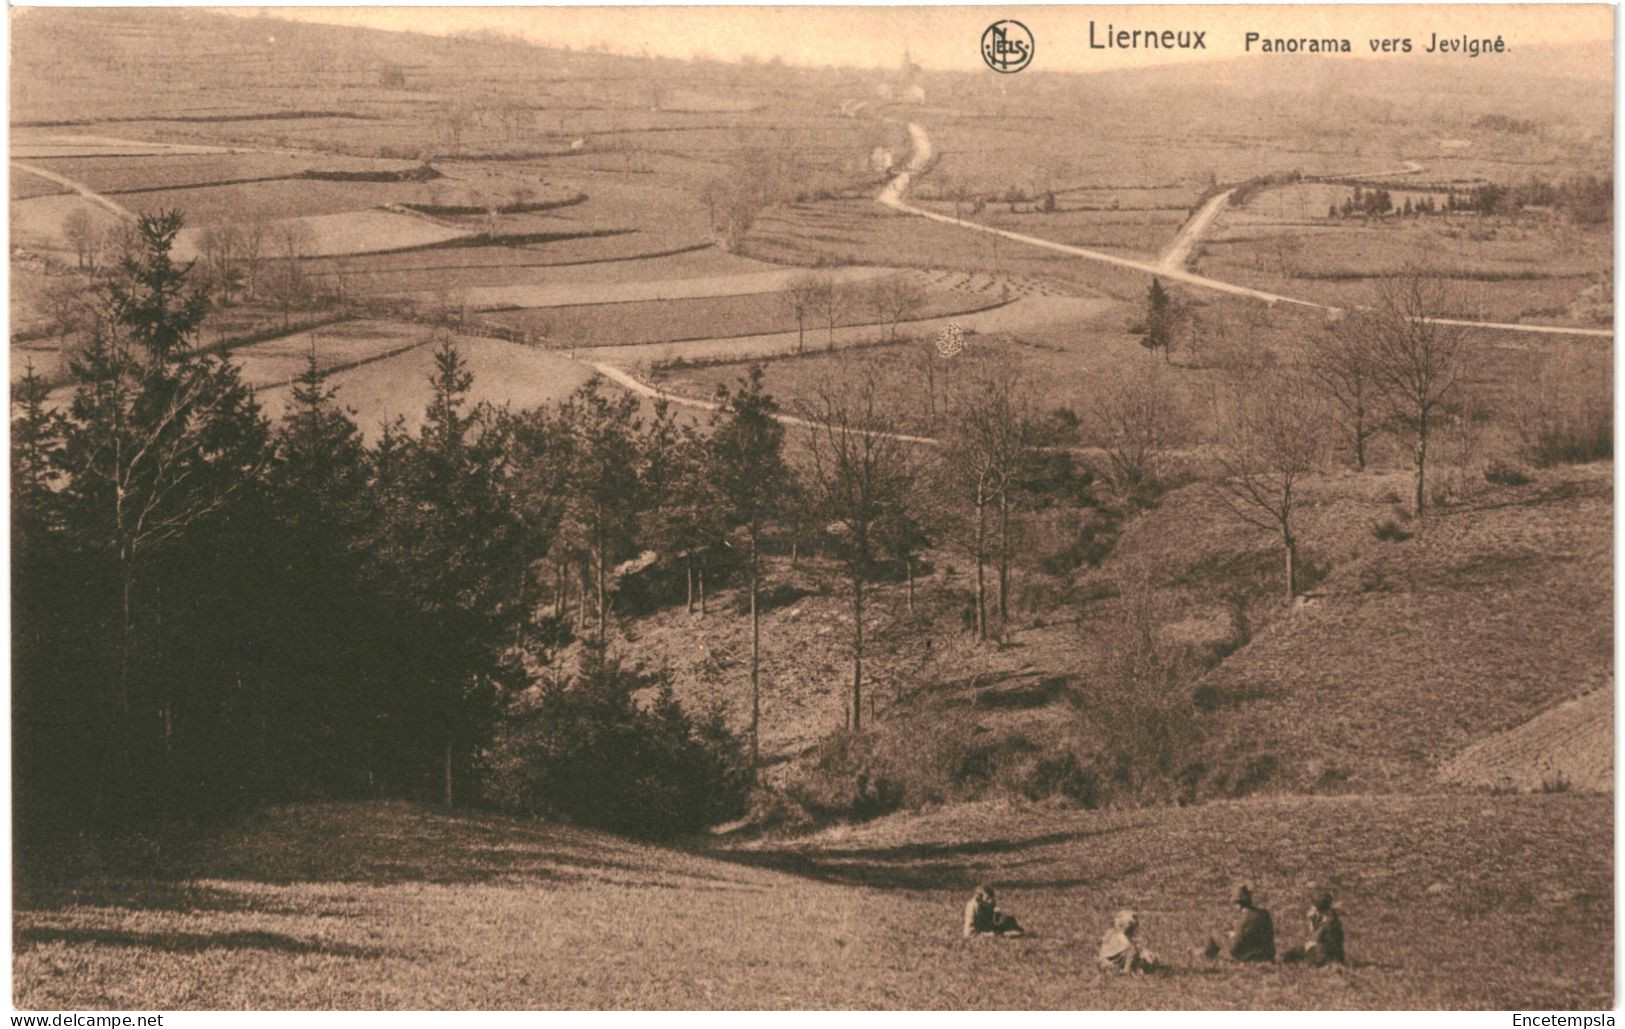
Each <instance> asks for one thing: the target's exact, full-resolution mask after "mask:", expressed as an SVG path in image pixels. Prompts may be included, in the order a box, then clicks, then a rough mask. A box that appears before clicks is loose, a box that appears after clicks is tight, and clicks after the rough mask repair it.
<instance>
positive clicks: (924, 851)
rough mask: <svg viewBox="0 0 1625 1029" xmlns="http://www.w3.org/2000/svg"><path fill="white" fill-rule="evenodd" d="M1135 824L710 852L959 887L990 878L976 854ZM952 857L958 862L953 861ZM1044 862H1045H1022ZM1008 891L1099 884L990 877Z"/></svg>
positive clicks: (780, 867) (847, 877) (817, 872)
mask: <svg viewBox="0 0 1625 1029" xmlns="http://www.w3.org/2000/svg"><path fill="white" fill-rule="evenodd" d="M1131 828H1134V826H1121V827H1116V828H1112V829H1104V830H1093V831H1088V832H1063V833H1050V834H1048V835H1044V836H1032V837H1028V838H1027V839H1022V840H973V841H970V842H966V843H909V844H900V845H898V846H895V847H867V848H853V849H847V850H819V851H807V850H753V851H745V850H741V851H721V850H719V851H715V852H712V854H711V856H714V857H717V858H721V859H722V860H724V861H732V862H736V863H739V864H744V865H749V866H751V867H753V868H766V869H771V870H773V871H776V872H787V873H789V874H790V875H798V876H801V877H803V878H807V879H816V880H818V881H819V882H826V883H833V884H835V885H840V886H869V887H873V888H876V889H890V890H964V889H969V888H970V887H972V886H974V885H975V884H976V883H978V882H981V881H983V880H986V879H988V878H989V877H990V873H989V869H988V868H987V866H986V863H984V862H979V861H976V860H975V859H976V858H979V857H984V856H987V855H1000V854H1011V853H1017V852H1020V851H1022V850H1026V849H1028V848H1031V847H1048V846H1055V845H1058V844H1064V843H1073V842H1076V841H1078V840H1083V839H1089V838H1096V837H1101V836H1107V835H1111V834H1113V833H1120V832H1126V831H1128V830H1129V829H1131ZM956 859H957V860H956ZM1027 863H1036V864H1041V865H1047V864H1049V862H1037V861H1034V862H1027ZM993 877H994V878H996V879H997V880H998V882H999V884H1000V885H1001V886H1003V887H1006V888H1010V889H1024V890H1025V889H1043V890H1065V889H1073V888H1076V887H1080V886H1095V885H1099V883H1100V881H1101V880H1100V878H1099V877H1089V878H1081V877H1080V878H1055V879H1024V878H1022V877H1020V876H1019V875H1010V874H1008V873H1006V874H998V875H995V876H993Z"/></svg>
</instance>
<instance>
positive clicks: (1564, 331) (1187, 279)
mask: <svg viewBox="0 0 1625 1029" xmlns="http://www.w3.org/2000/svg"><path fill="white" fill-rule="evenodd" d="M908 130H909V135H910V136H911V137H912V138H913V141H914V153H913V156H912V157H911V158H910V161H909V167H908V170H906V171H903V172H900V173H899V174H898V175H897V177H896V178H894V179H892V181H891V182H890V183H889V184H887V186H886V188H885V189H883V190H881V191H880V195H879V196H878V197H877V198H876V199H877V200H878V201H879V203H880V204H881V205H882V206H885V207H889V208H891V209H892V210H894V211H900V212H902V213H904V214H912V215H916V216H918V217H921V218H929V219H931V220H932V221H936V222H942V223H943V224H945V225H955V226H958V227H960V228H964V229H971V230H974V231H976V232H986V233H991V234H993V235H996V236H1002V237H1004V238H1006V239H1012V240H1015V241H1016V242H1018V243H1026V244H1028V245H1030V246H1035V247H1042V248H1044V249H1046V250H1054V251H1056V252H1058V253H1063V254H1071V255H1073V256H1076V257H1083V258H1087V259H1088V260H1091V261H1100V262H1103V263H1105V264H1111V265H1116V266H1117V267H1119V268H1128V269H1132V270H1134V271H1141V272H1146V273H1147V274H1152V275H1160V276H1162V277H1163V278H1166V279H1170V280H1172V281H1175V282H1182V283H1184V284H1185V285H1188V286H1196V287H1198V288H1200V289H1207V290H1212V291H1214V292H1218V293H1229V294H1231V295H1232V296H1239V297H1246V298H1248V299H1252V300H1262V301H1264V302H1265V303H1267V304H1271V305H1274V304H1292V305H1296V306H1299V307H1309V308H1316V309H1319V310H1323V311H1327V312H1329V313H1335V312H1337V311H1339V310H1340V309H1339V308H1335V307H1332V306H1331V305H1328V304H1321V303H1316V302H1315V301H1312V300H1301V299H1298V298H1296V297H1289V296H1284V295H1282V294H1279V293H1271V292H1268V291H1266V290H1261V289H1253V288H1252V287H1250V286H1241V285H1237V284H1236V283H1233V282H1223V281H1221V280H1219V279H1211V278H1208V277H1207V276H1205V275H1197V274H1196V273H1194V272H1189V271H1186V270H1184V269H1183V268H1181V267H1177V266H1169V265H1168V264H1167V259H1166V258H1165V259H1164V260H1163V261H1159V262H1157V263H1155V264H1152V263H1147V262H1145V261H1136V260H1134V259H1132V258H1128V257H1119V256H1117V255H1115V254H1106V253H1101V252H1100V251H1098V250H1089V249H1086V248H1084V247H1076V246H1071V245H1070V244H1066V243H1056V242H1054V241H1053V240H1048V239H1041V238H1039V237H1037V236H1029V235H1027V234H1025V233H1021V232H1012V231H1010V230H1008V229H999V228H994V227H993V226H990V225H983V224H980V223H978V222H973V221H968V220H966V219H964V218H955V217H953V216H951V215H946V214H938V213H937V212H935V211H927V210H925V209H924V208H921V207H915V206H914V205H912V204H909V203H907V202H905V201H904V200H903V197H904V196H905V195H906V194H907V193H908V189H909V186H910V184H911V183H912V180H913V177H914V176H915V175H917V174H922V173H923V169H925V168H927V166H929V164H930V163H931V159H932V149H931V138H930V136H928V135H927V134H926V132H925V129H924V128H922V127H921V126H920V125H919V124H918V123H917V122H910V123H909V126H908ZM1214 214H1217V208H1214ZM1211 217H1212V216H1210V220H1211ZM1204 227H1205V225H1204ZM1436 321H1438V322H1439V323H1440V324H1442V325H1459V326H1463V327H1465V328H1475V329H1504V330H1507V331H1509V332H1538V333H1547V334H1550V335H1562V336H1600V337H1607V338H1612V337H1613V335H1614V332H1613V330H1612V329H1580V328H1573V327H1570V326H1565V325H1525V324H1522V323H1519V322H1481V321H1470V320H1466V319H1457V318H1439V319H1436Z"/></svg>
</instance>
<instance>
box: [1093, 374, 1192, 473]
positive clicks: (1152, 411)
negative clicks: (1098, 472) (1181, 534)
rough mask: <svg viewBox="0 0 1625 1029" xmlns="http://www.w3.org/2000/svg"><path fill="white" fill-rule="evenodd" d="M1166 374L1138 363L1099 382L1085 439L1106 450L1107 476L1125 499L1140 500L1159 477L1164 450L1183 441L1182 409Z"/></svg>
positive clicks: (1183, 414) (1184, 424)
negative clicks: (1105, 380)
mask: <svg viewBox="0 0 1625 1029" xmlns="http://www.w3.org/2000/svg"><path fill="white" fill-rule="evenodd" d="M1171 385H1172V384H1171V381H1170V376H1169V375H1168V374H1167V373H1165V372H1163V370H1162V369H1161V367H1160V366H1158V365H1156V364H1154V363H1145V364H1140V363H1139V362H1136V365H1135V367H1133V368H1130V369H1129V370H1127V371H1125V372H1123V373H1121V374H1119V375H1118V376H1117V377H1116V378H1115V379H1114V380H1113V381H1111V382H1108V383H1105V384H1103V386H1102V388H1101V389H1100V390H1099V391H1098V392H1097V393H1096V394H1095V400H1094V404H1093V406H1092V409H1091V411H1090V415H1089V437H1090V440H1091V442H1092V443H1093V445H1094V446H1097V447H1099V448H1100V449H1101V450H1102V451H1104V454H1105V458H1106V461H1105V469H1104V471H1105V477H1106V481H1107V482H1108V483H1109V484H1110V485H1111V487H1112V490H1113V492H1115V493H1116V494H1117V496H1118V497H1119V498H1120V499H1122V500H1124V501H1131V502H1132V501H1134V500H1136V499H1138V498H1140V497H1141V496H1142V495H1143V493H1144V491H1145V490H1147V489H1148V488H1150V487H1151V486H1152V485H1153V484H1154V483H1155V482H1156V480H1157V478H1158V475H1159V473H1160V470H1161V465H1162V461H1163V458H1164V454H1165V452H1166V451H1167V450H1169V449H1170V448H1172V447H1174V446H1176V445H1178V444H1179V443H1181V442H1183V440H1184V439H1185V437H1186V434H1187V426H1186V419H1185V413H1184V411H1183V409H1182V408H1181V406H1180V404H1179V402H1178V399H1177V398H1176V397H1174V396H1173V395H1172V393H1171V392H1170V387H1171Z"/></svg>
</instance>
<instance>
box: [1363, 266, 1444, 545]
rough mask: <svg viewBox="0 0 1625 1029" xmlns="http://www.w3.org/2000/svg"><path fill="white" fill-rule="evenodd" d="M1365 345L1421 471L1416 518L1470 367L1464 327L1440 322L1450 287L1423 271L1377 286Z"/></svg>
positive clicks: (1418, 472)
mask: <svg viewBox="0 0 1625 1029" xmlns="http://www.w3.org/2000/svg"><path fill="white" fill-rule="evenodd" d="M1373 300H1374V302H1373V303H1372V306H1371V309H1370V311H1369V312H1368V316H1367V317H1365V318H1363V319H1362V320H1361V324H1362V325H1364V326H1365V327H1366V330H1367V331H1366V334H1365V345H1366V348H1367V350H1368V351H1369V353H1370V357H1371V367H1372V372H1373V375H1374V377H1375V381H1376V383H1377V385H1378V387H1379V388H1380V390H1381V392H1382V396H1383V399H1384V400H1385V401H1386V404H1387V407H1388V409H1389V412H1390V413H1391V414H1392V415H1393V420H1394V422H1395V424H1397V425H1398V426H1399V427H1400V428H1401V429H1403V430H1404V432H1405V433H1406V434H1407V435H1408V436H1409V437H1410V442H1411V453H1412V460H1413V462H1414V464H1415V467H1416V490H1415V497H1414V505H1415V512H1416V517H1418V518H1421V517H1422V516H1423V515H1424V514H1425V513H1426V510H1427V457H1428V441H1429V439H1430V437H1431V434H1432V432H1433V430H1434V428H1435V426H1436V423H1437V421H1438V419H1439V417H1440V415H1441V414H1443V413H1444V412H1445V411H1446V410H1447V407H1448V405H1449V404H1450V403H1451V402H1452V400H1453V399H1454V397H1455V393H1456V390H1457V388H1458V387H1459V386H1460V384H1461V381H1462V378H1463V375H1464V373H1465V371H1466V366H1467V363H1468V340H1467V335H1466V333H1465V332H1463V331H1462V329H1461V327H1460V326H1455V325H1446V324H1444V323H1443V322H1441V321H1439V318H1440V317H1441V316H1442V315H1443V314H1444V312H1445V311H1446V310H1448V309H1449V306H1450V294H1449V290H1448V287H1447V286H1446V284H1445V283H1444V282H1443V281H1442V280H1440V279H1439V278H1438V277H1437V276H1434V275H1432V274H1429V273H1428V272H1427V271H1425V270H1423V269H1418V268H1412V269H1408V270H1406V271H1404V272H1402V273H1401V274H1399V275H1395V276H1392V277H1389V278H1386V279H1382V280H1380V281H1379V282H1378V283H1377V288H1376V296H1375V297H1374V298H1373Z"/></svg>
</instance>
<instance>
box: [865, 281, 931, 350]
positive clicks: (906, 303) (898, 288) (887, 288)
mask: <svg viewBox="0 0 1625 1029" xmlns="http://www.w3.org/2000/svg"><path fill="white" fill-rule="evenodd" d="M869 305H870V306H871V307H873V308H874V311H875V314H876V315H878V316H879V320H880V321H881V322H882V323H883V324H884V325H885V326H886V339H888V340H895V339H896V338H897V326H899V325H901V324H902V323H903V322H905V321H907V320H909V319H910V318H911V317H913V316H914V314H915V313H916V312H918V311H919V309H920V308H921V307H923V306H924V305H925V290H923V289H921V288H920V285H919V284H918V283H917V282H915V281H914V279H913V277H912V276H910V275H907V274H903V275H888V276H887V277H886V278H883V279H881V280H880V281H879V282H876V283H875V284H874V285H873V286H871V287H870V289H869Z"/></svg>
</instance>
